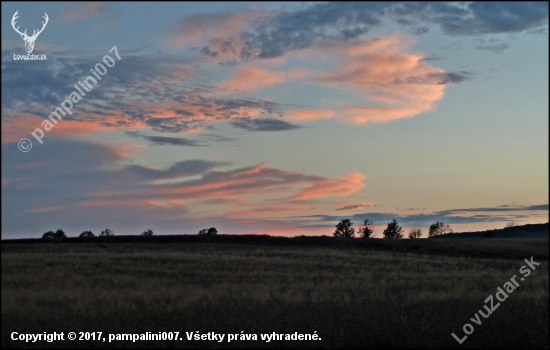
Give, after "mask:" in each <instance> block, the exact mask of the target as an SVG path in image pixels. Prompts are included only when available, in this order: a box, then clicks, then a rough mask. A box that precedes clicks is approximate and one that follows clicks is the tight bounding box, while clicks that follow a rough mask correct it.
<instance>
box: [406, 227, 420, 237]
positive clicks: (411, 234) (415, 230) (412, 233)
mask: <svg viewBox="0 0 550 350" xmlns="http://www.w3.org/2000/svg"><path fill="white" fill-rule="evenodd" d="M420 237H422V230H421V229H419V228H413V229H411V231H410V232H409V238H411V239H416V238H420Z"/></svg>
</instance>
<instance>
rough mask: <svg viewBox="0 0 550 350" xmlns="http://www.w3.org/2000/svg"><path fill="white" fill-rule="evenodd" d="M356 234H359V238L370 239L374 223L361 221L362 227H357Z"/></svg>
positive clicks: (366, 220) (367, 220)
mask: <svg viewBox="0 0 550 350" xmlns="http://www.w3.org/2000/svg"><path fill="white" fill-rule="evenodd" d="M357 233H359V237H361V238H370V237H371V236H372V235H373V233H374V222H372V221H371V220H369V219H365V221H363V226H361V227H359V229H358V230H357Z"/></svg>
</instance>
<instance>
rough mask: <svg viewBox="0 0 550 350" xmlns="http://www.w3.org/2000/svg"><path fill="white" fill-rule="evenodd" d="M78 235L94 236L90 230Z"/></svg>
mask: <svg viewBox="0 0 550 350" xmlns="http://www.w3.org/2000/svg"><path fill="white" fill-rule="evenodd" d="M78 237H95V235H94V234H93V233H92V231H84V232H82V233H81V234H80V236H78Z"/></svg>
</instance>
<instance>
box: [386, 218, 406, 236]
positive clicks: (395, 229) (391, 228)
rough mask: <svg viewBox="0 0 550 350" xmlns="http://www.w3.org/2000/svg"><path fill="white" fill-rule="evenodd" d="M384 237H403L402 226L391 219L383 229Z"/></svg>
mask: <svg viewBox="0 0 550 350" xmlns="http://www.w3.org/2000/svg"><path fill="white" fill-rule="evenodd" d="M384 238H403V227H401V226H400V225H398V224H397V221H396V220H395V219H393V221H392V222H390V223H388V227H386V229H385V230H384Z"/></svg>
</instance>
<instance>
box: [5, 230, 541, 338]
mask: <svg viewBox="0 0 550 350" xmlns="http://www.w3.org/2000/svg"><path fill="white" fill-rule="evenodd" d="M108 238H111V237H108ZM108 238H107V239H106V238H95V239H90V240H88V241H86V243H82V240H80V241H78V240H76V239H73V240H71V239H69V240H65V241H64V242H55V243H54V242H51V243H27V244H25V243H5V242H4V243H3V244H2V346H3V347H40V348H44V347H51V348H57V347H66V348H70V347H77V348H82V347H104V348H112V347H119V348H125V347H141V348H150V347H159V348H167V347H168V348H169V347H175V348H179V347H191V348H234V347H239V348H256V347H260V348H273V347H277V348H285V347H286V348H296V347H300V348H347V347H354V348H360V347H371V348H372V347H431V348H434V347H453V348H458V347H460V348H471V347H476V348H479V347H491V348H498V347H505V348H514V347H521V348H548V347H549V341H548V337H549V331H548V329H549V321H548V319H549V311H548V309H549V298H548V239H522V238H507V239H464V238H463V239H437V240H433V239H430V240H427V239H425V240H416V241H413V240H402V241H392V240H380V239H374V240H367V241H369V242H366V243H365V242H364V241H365V240H360V239H347V240H346V239H334V238H328V237H326V238H314V239H308V238H305V237H304V238H296V239H272V238H270V237H249V238H247V237H242V236H241V237H238V236H237V238H230V237H224V236H218V237H194V238H181V239H175V238H162V237H152V238H150V239H145V240H143V239H141V240H140V238H141V237H137V238H131V239H130V238H128V239H125V238H124V237H112V238H116V239H108ZM78 242H80V243H78ZM531 256H533V260H534V261H536V262H539V263H540V266H537V267H536V269H535V270H534V271H533V270H531V274H530V275H529V276H528V277H526V278H525V280H524V281H520V278H521V277H522V274H521V273H519V269H520V268H521V267H522V266H525V265H526V263H525V262H524V261H523V260H524V259H529V258H531ZM514 275H516V276H517V280H518V282H519V283H520V286H519V287H518V288H517V289H516V290H514V291H513V292H512V293H510V294H509V295H508V298H507V299H506V300H504V301H503V302H501V303H500V306H499V307H498V308H497V309H496V310H495V311H494V312H493V313H492V314H491V315H490V316H488V318H483V317H481V318H480V321H481V322H482V324H481V325H477V324H475V323H474V322H472V321H470V318H474V319H475V314H476V312H477V311H478V310H480V309H482V311H485V310H484V309H483V306H484V305H485V303H484V301H485V300H486V299H487V297H488V296H489V295H493V296H494V295H495V293H496V292H497V287H502V286H503V285H504V284H505V283H506V282H507V281H509V280H510V279H511V278H512V276H514ZM494 303H495V304H496V303H497V300H496V299H495V300H494ZM485 313H486V312H485ZM465 323H470V324H472V326H473V327H474V331H473V333H472V334H470V335H469V336H468V338H467V339H466V340H465V341H464V342H463V343H462V345H459V343H458V342H457V341H456V340H455V339H454V338H453V337H452V336H451V333H455V334H456V335H457V336H458V337H459V338H462V337H463V336H464V335H465V334H464V331H463V326H464V324H465ZM14 331H15V332H19V333H43V332H64V333H65V339H66V337H67V333H68V332H71V331H73V332H76V333H77V334H78V332H103V335H102V336H103V337H108V334H109V333H145V332H153V333H157V334H158V332H159V331H163V332H180V333H179V337H181V338H183V339H184V340H182V341H139V340H138V341H136V342H135V343H133V342H132V341H113V342H112V343H109V342H108V340H106V342H98V341H77V340H75V341H69V340H65V341H58V342H53V343H48V342H45V341H39V342H36V343H25V342H24V341H23V342H22V341H12V340H11V339H10V334H11V333H12V332H14ZM195 331H200V332H201V333H208V332H215V333H222V334H228V333H232V334H237V333H238V334H241V331H244V334H257V336H258V339H260V334H265V333H268V334H272V333H273V332H276V333H284V334H294V333H295V332H298V333H299V334H313V333H314V332H316V334H317V335H318V336H319V337H320V338H321V340H317V341H292V340H288V341H271V342H265V341H261V340H257V341H253V340H242V341H241V340H235V341H231V342H230V343H228V342H227V336H226V337H225V339H224V341H223V342H221V343H220V342H216V341H208V340H206V341H188V340H187V338H186V334H185V332H195Z"/></svg>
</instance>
